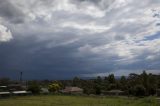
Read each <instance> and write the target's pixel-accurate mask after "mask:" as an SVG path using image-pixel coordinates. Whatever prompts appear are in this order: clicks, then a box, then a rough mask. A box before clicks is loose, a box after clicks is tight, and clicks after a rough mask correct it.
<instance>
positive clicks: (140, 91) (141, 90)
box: [134, 85, 146, 96]
mask: <svg viewBox="0 0 160 106" xmlns="http://www.w3.org/2000/svg"><path fill="white" fill-rule="evenodd" d="M134 95H135V96H145V95H146V89H145V87H144V86H143V85H136V86H135V87H134Z"/></svg>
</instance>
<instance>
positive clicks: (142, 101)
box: [0, 95, 160, 106]
mask: <svg viewBox="0 0 160 106" xmlns="http://www.w3.org/2000/svg"><path fill="white" fill-rule="evenodd" d="M0 106H160V104H159V103H158V101H157V100H156V99H155V98H154V97H147V98H125V97H83V96H54V95H47V96H26V97H11V98H8V99H0Z"/></svg>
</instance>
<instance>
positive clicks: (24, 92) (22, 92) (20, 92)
mask: <svg viewBox="0 0 160 106" xmlns="http://www.w3.org/2000/svg"><path fill="white" fill-rule="evenodd" d="M12 93H13V94H26V93H28V92H27V91H14V92H12Z"/></svg>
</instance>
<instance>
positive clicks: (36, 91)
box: [28, 82, 41, 94]
mask: <svg viewBox="0 0 160 106" xmlns="http://www.w3.org/2000/svg"><path fill="white" fill-rule="evenodd" d="M40 90H41V89H40V86H39V84H37V83H36V82H32V83H31V84H30V85H29V87H28V91H31V92H32V93H33V94H39V93H40Z"/></svg>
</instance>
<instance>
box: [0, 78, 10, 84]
mask: <svg viewBox="0 0 160 106" xmlns="http://www.w3.org/2000/svg"><path fill="white" fill-rule="evenodd" d="M10 82H11V81H10V79H9V78H1V79H0V85H1V86H7V85H8V84H10Z"/></svg>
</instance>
